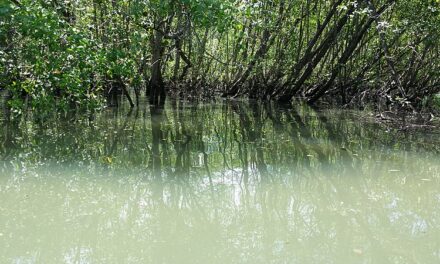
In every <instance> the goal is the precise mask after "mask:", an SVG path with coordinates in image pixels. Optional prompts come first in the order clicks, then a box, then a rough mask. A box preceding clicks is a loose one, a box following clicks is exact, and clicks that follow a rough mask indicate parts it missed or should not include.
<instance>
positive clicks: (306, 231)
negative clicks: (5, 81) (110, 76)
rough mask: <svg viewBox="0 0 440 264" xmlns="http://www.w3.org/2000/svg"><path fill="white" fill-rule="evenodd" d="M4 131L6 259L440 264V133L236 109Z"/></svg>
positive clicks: (186, 107)
mask: <svg viewBox="0 0 440 264" xmlns="http://www.w3.org/2000/svg"><path fill="white" fill-rule="evenodd" d="M0 131H1V135H0V141H1V142H0V155H1V156H0V158H1V160H0V263H20V264H21V263H184V264H186V263H188V264H190V263H191V264H192V263H372V264H373V263H374V264H377V263H424V264H427V263H440V162H439V161H440V159H439V158H440V154H439V152H440V144H439V140H440V137H439V135H438V134H433V133H429V134H428V133H423V131H421V132H415V133H404V132H399V131H393V130H391V131H387V130H386V129H385V128H382V127H380V126H378V125H376V124H373V123H371V122H368V121H362V119H361V118H359V115H358V114H356V113H353V112H344V111H323V112H315V111H313V110H311V109H308V108H306V107H298V108H297V109H282V108H279V107H276V106H274V105H256V104H248V103H239V102H235V103H226V102H219V103H215V104H198V105H194V104H189V103H184V102H175V103H171V102H169V103H168V104H167V106H166V108H165V110H163V111H157V112H155V113H153V114H151V112H150V110H149V109H147V108H145V109H142V110H140V111H132V112H129V111H128V110H124V109H123V108H122V109H119V110H117V109H109V110H105V111H104V112H102V113H99V114H96V115H93V116H92V115H74V116H73V117H60V118H58V119H53V120H51V121H47V122H39V121H37V118H35V117H32V116H31V115H30V116H28V117H27V119H26V120H22V121H21V122H7V121H5V120H3V121H2V128H1V130H0Z"/></svg>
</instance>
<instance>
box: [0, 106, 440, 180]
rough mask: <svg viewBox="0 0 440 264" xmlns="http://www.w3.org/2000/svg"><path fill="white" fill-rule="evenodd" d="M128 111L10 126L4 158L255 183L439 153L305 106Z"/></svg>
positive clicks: (420, 140)
mask: <svg viewBox="0 0 440 264" xmlns="http://www.w3.org/2000/svg"><path fill="white" fill-rule="evenodd" d="M123 112H124V111H123V109H118V110H117V109H113V110H107V111H105V112H103V113H97V114H89V117H87V116H82V117H80V118H79V117H77V116H76V115H75V114H73V115H71V116H56V117H53V118H52V119H51V120H47V121H44V122H42V121H38V119H36V120H34V119H33V117H32V116H29V117H28V118H29V119H28V120H26V119H23V120H22V121H21V122H18V121H14V122H6V121H5V125H4V133H3V134H2V135H1V141H2V142H3V143H2V147H1V155H2V160H4V161H12V162H15V163H16V164H23V166H24V165H26V164H29V165H36V164H45V163H61V164H72V163H73V164H77V163H80V164H84V165H85V166H91V165H93V166H95V165H97V166H107V167H110V168H127V169H128V168H147V167H150V169H151V168H156V167H157V166H159V167H157V168H159V169H160V170H163V173H165V174H166V175H171V174H182V173H183V174H192V173H196V174H198V173H199V172H200V173H206V172H208V174H211V173H218V172H221V171H225V170H235V169H238V168H239V170H241V171H242V173H243V175H245V176H246V177H248V176H249V175H251V174H255V173H257V174H262V175H267V174H273V173H275V174H279V173H288V171H289V169H290V166H297V167H300V168H303V167H304V168H307V167H310V168H322V169H326V168H328V167H334V166H336V167H339V166H341V168H342V167H346V166H347V164H350V166H356V164H359V163H360V160H361V159H362V158H364V157H366V156H368V155H371V154H369V153H368V152H366V149H367V150H375V151H377V153H383V154H380V155H385V156H387V155H389V154H390V153H391V150H393V149H396V150H402V151H411V150H418V149H422V150H423V149H430V150H431V151H437V152H438V151H439V150H438V149H436V146H435V145H432V144H431V142H430V141H429V140H427V139H425V137H414V136H412V135H405V134H399V133H397V132H393V133H389V132H387V131H382V129H380V128H379V127H378V126H377V125H375V124H369V123H366V122H359V121H356V119H357V117H356V115H355V114H353V116H351V115H350V114H347V113H344V112H338V111H330V112H328V113H327V112H323V113H321V112H314V111H313V110H311V109H309V108H307V107H305V106H301V107H298V108H296V109H283V108H279V107H278V106H276V105H271V104H266V105H263V106H259V105H257V104H245V103H239V102H235V103H224V104H214V105H207V104H199V105H190V104H186V103H185V102H175V101H173V102H171V104H170V105H167V107H166V108H165V110H162V111H160V112H155V111H153V112H152V113H153V114H150V112H148V111H143V112H140V111H136V112H134V111H128V112H127V113H123ZM381 131H382V132H381ZM375 155H376V154H375ZM377 155H379V154H377ZM388 158H393V155H390V156H388ZM17 162H18V163H17ZM341 162H342V163H341ZM346 162H348V163H346ZM287 165H288V166H287ZM286 166H287V167H286Z"/></svg>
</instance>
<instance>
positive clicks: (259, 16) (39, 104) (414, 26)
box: [0, 0, 440, 111]
mask: <svg viewBox="0 0 440 264" xmlns="http://www.w3.org/2000/svg"><path fill="white" fill-rule="evenodd" d="M439 25H440V3H439V1H438V0H411V1H396V0H358V1H345V0H332V1H311V0H304V1H286V0H267V1H257V0H163V1H160V0H111V1H105V0H93V1H86V0H11V1H9V0H0V89H1V90H6V91H7V92H8V95H9V105H10V106H12V108H13V109H16V110H17V111H20V109H22V108H23V106H25V105H30V106H32V107H34V108H38V109H50V108H52V107H53V106H57V107H59V108H63V109H66V108H67V107H69V106H72V105H73V106H82V107H91V108H95V107H97V106H99V105H101V103H102V99H103V98H105V97H107V98H108V99H109V101H110V102H111V103H112V102H117V101H115V100H113V99H114V98H115V97H116V96H117V95H118V94H124V95H125V96H126V97H127V99H128V100H129V103H130V104H131V105H133V106H134V105H135V104H136V102H137V101H138V100H139V97H140V95H141V91H142V90H145V91H146V93H147V94H149V96H150V101H151V103H154V104H162V103H163V101H164V99H165V96H166V94H167V93H170V92H171V93H183V94H185V95H197V96H199V95H202V96H212V95H219V94H221V95H223V96H228V97H235V96H242V95H245V96H249V97H253V98H258V99H274V100H279V101H283V102H289V101H291V100H292V99H293V98H294V97H303V98H305V100H307V101H308V102H309V103H314V102H316V101H317V100H319V99H321V98H322V97H326V98H328V99H331V100H334V101H336V102H337V103H339V104H351V105H363V104H365V103H371V102H373V103H375V104H376V105H377V106H378V107H386V108H387V109H388V108H390V107H393V106H396V105H399V106H406V107H408V108H409V109H412V108H414V107H416V108H417V107H423V106H426V105H427V104H429V103H431V102H434V101H435V100H436V99H435V96H434V95H435V94H437V93H439V92H440V74H439V72H440V59H439V57H440V56H439V55H440V54H439V44H440V40H439V39H440V30H439V29H438V28H439ZM133 95H134V96H135V98H136V100H134V99H132V96H133Z"/></svg>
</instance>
